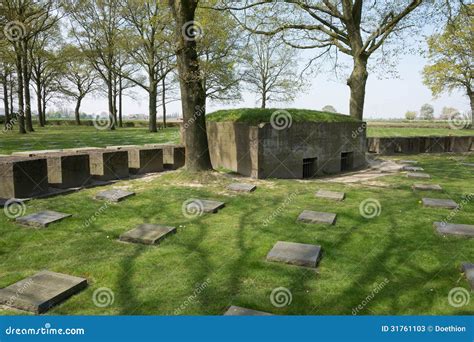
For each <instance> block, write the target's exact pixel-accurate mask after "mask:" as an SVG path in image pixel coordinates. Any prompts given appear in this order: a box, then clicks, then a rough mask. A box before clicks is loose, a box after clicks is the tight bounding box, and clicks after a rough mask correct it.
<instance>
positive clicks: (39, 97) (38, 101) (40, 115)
mask: <svg viewBox="0 0 474 342" xmlns="http://www.w3.org/2000/svg"><path fill="white" fill-rule="evenodd" d="M36 104H37V108H38V120H39V124H40V126H41V127H44V121H43V104H42V89H41V82H40V81H39V80H36Z"/></svg>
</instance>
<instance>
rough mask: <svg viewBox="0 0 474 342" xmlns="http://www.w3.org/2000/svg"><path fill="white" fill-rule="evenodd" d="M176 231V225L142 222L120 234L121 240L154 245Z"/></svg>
mask: <svg viewBox="0 0 474 342" xmlns="http://www.w3.org/2000/svg"><path fill="white" fill-rule="evenodd" d="M175 233H176V228H175V227H168V226H162V225H157V224H141V225H139V226H138V227H137V228H135V229H132V230H130V231H128V232H126V233H123V234H122V235H120V240H121V241H126V242H132V243H142V244H145V245H154V244H158V243H160V242H161V241H162V240H163V239H165V238H166V237H167V236H169V235H171V234H175Z"/></svg>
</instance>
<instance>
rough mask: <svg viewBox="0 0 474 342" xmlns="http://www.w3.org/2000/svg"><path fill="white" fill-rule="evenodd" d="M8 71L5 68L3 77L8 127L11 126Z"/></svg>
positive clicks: (6, 123)
mask: <svg viewBox="0 0 474 342" xmlns="http://www.w3.org/2000/svg"><path fill="white" fill-rule="evenodd" d="M7 80H8V78H7V73H6V70H4V74H3V77H2V86H3V107H5V128H6V129H8V127H9V126H10V125H9V124H10V114H9V107H10V106H9V104H8V82H7Z"/></svg>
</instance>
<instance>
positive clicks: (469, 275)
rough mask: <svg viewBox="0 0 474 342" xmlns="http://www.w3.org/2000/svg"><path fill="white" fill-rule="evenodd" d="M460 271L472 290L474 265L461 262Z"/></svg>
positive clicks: (473, 285)
mask: <svg viewBox="0 0 474 342" xmlns="http://www.w3.org/2000/svg"><path fill="white" fill-rule="evenodd" d="M461 271H462V273H464V275H465V276H466V279H467V281H468V282H469V285H470V286H471V289H474V264H473V263H470V262H463V263H462V264H461Z"/></svg>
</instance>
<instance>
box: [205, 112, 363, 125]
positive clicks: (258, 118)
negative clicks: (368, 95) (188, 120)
mask: <svg viewBox="0 0 474 342" xmlns="http://www.w3.org/2000/svg"><path fill="white" fill-rule="evenodd" d="M278 111H280V115H281V116H283V117H284V116H287V115H288V114H287V113H290V115H291V120H292V121H293V122H358V120H355V119H353V118H351V117H350V116H348V115H342V114H334V113H328V112H320V111H316V110H308V109H290V108H289V109H276V108H273V109H271V108H267V109H261V108H240V109H229V110H219V111H217V112H214V113H211V114H209V115H208V116H207V117H206V119H207V120H209V121H215V122H222V121H232V122H246V123H249V124H252V125H257V124H259V123H264V122H270V121H271V119H272V115H273V114H274V113H275V112H278ZM285 112H286V113H285ZM277 117H278V116H277Z"/></svg>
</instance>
